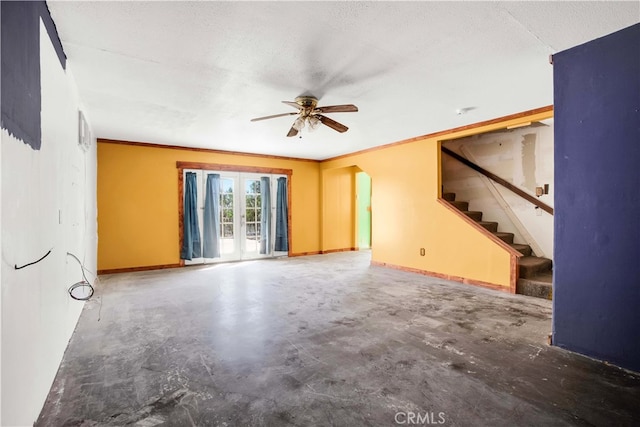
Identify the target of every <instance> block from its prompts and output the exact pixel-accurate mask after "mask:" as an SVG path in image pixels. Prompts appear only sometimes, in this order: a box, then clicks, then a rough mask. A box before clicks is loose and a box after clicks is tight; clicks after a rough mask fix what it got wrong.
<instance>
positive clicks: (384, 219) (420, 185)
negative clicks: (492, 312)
mask: <svg viewBox="0 0 640 427" xmlns="http://www.w3.org/2000/svg"><path fill="white" fill-rule="evenodd" d="M551 115H552V112H545V113H539V114H537V115H532V116H528V117H527V116H525V117H520V118H517V119H512V120H509V121H503V122H496V123H492V124H488V125H485V126H482V127H478V128H474V129H467V130H460V131H457V132H449V133H448V134H447V135H446V138H447V139H449V138H459V137H462V136H467V135H470V134H474V133H482V132H487V131H490V130H494V129H498V128H504V127H506V126H509V125H512V124H517V123H522V122H525V121H529V120H542V119H544V118H548V117H550V116H551ZM442 138H443V136H440V137H437V136H433V137H429V136H426V137H424V138H416V139H414V140H412V141H409V142H406V143H401V144H395V145H389V146H386V147H382V148H380V149H373V150H369V151H364V152H361V153H354V154H352V155H348V156H342V157H339V158H336V159H333V160H331V159H330V160H327V161H324V162H322V163H321V169H322V170H323V175H322V176H323V181H324V183H326V181H327V178H328V177H331V174H328V171H330V170H340V168H352V167H354V166H357V167H359V168H360V169H362V170H363V171H364V172H366V173H367V174H369V175H370V176H371V179H372V193H371V209H372V260H373V261H375V262H379V263H386V264H391V265H395V266H400V267H405V268H410V269H417V270H422V271H426V272H432V273H438V274H443V275H447V276H454V277H460V278H466V279H471V280H474V281H478V282H485V283H491V284H495V285H498V286H504V287H506V288H508V287H509V285H510V274H511V268H510V261H511V258H510V257H511V256H510V253H509V252H508V251H507V250H506V249H504V248H502V247H501V246H499V245H497V244H496V243H494V242H493V241H492V240H491V239H490V238H488V237H486V236H485V235H484V234H482V233H480V232H479V231H477V230H476V229H475V228H473V227H472V226H470V225H468V224H467V223H466V222H465V221H463V220H462V219H460V218H459V217H458V216H456V215H455V214H452V213H451V212H450V211H449V210H447V209H446V208H445V207H443V206H442V205H441V204H440V203H439V202H438V201H437V199H438V197H439V189H440V185H441V182H440V158H439V156H440V143H439V141H440V139H442ZM329 179H331V178H329ZM324 183H323V184H324ZM323 197H324V200H323V208H324V209H323V222H322V227H323V229H325V230H326V229H327V227H330V226H331V225H330V224H329V223H328V221H329V220H330V219H331V218H333V217H334V216H335V215H336V212H334V211H335V209H337V208H336V206H335V203H331V202H330V203H327V195H326V194H324V195H323ZM344 233H345V235H343V237H342V239H344V240H346V239H347V238H348V236H347V235H346V233H350V231H344ZM334 239H337V236H334ZM420 248H424V249H425V256H421V255H420Z"/></svg>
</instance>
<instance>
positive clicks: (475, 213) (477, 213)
mask: <svg viewBox="0 0 640 427" xmlns="http://www.w3.org/2000/svg"><path fill="white" fill-rule="evenodd" d="M462 213H463V214H465V215H466V216H468V217H469V218H471V219H473V220H474V221H478V222H479V221H482V212H480V211H462Z"/></svg>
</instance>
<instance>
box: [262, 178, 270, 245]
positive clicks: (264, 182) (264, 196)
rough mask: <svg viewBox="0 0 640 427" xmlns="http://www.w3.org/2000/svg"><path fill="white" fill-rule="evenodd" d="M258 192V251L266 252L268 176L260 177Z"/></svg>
mask: <svg viewBox="0 0 640 427" xmlns="http://www.w3.org/2000/svg"><path fill="white" fill-rule="evenodd" d="M260 194H261V196H262V209H261V212H260V215H261V216H260V253H261V254H268V253H270V252H271V180H270V179H269V177H268V176H263V177H262V178H260Z"/></svg>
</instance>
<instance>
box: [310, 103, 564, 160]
mask: <svg viewBox="0 0 640 427" xmlns="http://www.w3.org/2000/svg"><path fill="white" fill-rule="evenodd" d="M550 111H553V105H547V106H546V107H541V108H534V109H533V110H527V111H522V112H520V113H515V114H510V115H508V116H503V117H498V118H496V119H491V120H485V121H483V122H477V123H472V124H470V125H465V126H459V127H457V128H453V129H447V130H443V131H439V132H434V133H428V134H426V135H422V136H416V137H413V138H409V139H403V140H402V141H397V142H392V143H390V144H384V145H379V146H377V147H371V148H366V149H364V150H360V151H354V152H353V153H348V154H342V155H340V156H336V157H330V158H328V159H323V160H321V163H324V162H329V161H333V160H340V159H344V158H347V157H351V156H355V155H359V154H365V153H371V152H373V151H377V150H383V149H386V148H390V147H394V146H396V145H403V144H408V143H410V142H416V141H421V140H423V139H429V138H438V137H441V136H447V135H452V134H454V133H458V132H464V131H468V130H473V129H478V128H481V127H485V126H490V125H494V124H497V123H502V122H506V121H509V120H517V119H522V118H525V117H529V116H533V115H535V114H542V113H547V112H550Z"/></svg>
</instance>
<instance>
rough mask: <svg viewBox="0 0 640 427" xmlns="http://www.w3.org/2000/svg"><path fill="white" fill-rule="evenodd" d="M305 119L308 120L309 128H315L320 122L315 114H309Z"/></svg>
mask: <svg viewBox="0 0 640 427" xmlns="http://www.w3.org/2000/svg"><path fill="white" fill-rule="evenodd" d="M307 120H308V121H309V130H316V129H318V127H319V126H320V125H321V124H322V122H321V121H320V119H319V118H317V117H316V116H310V117H309V118H308V119H307Z"/></svg>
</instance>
